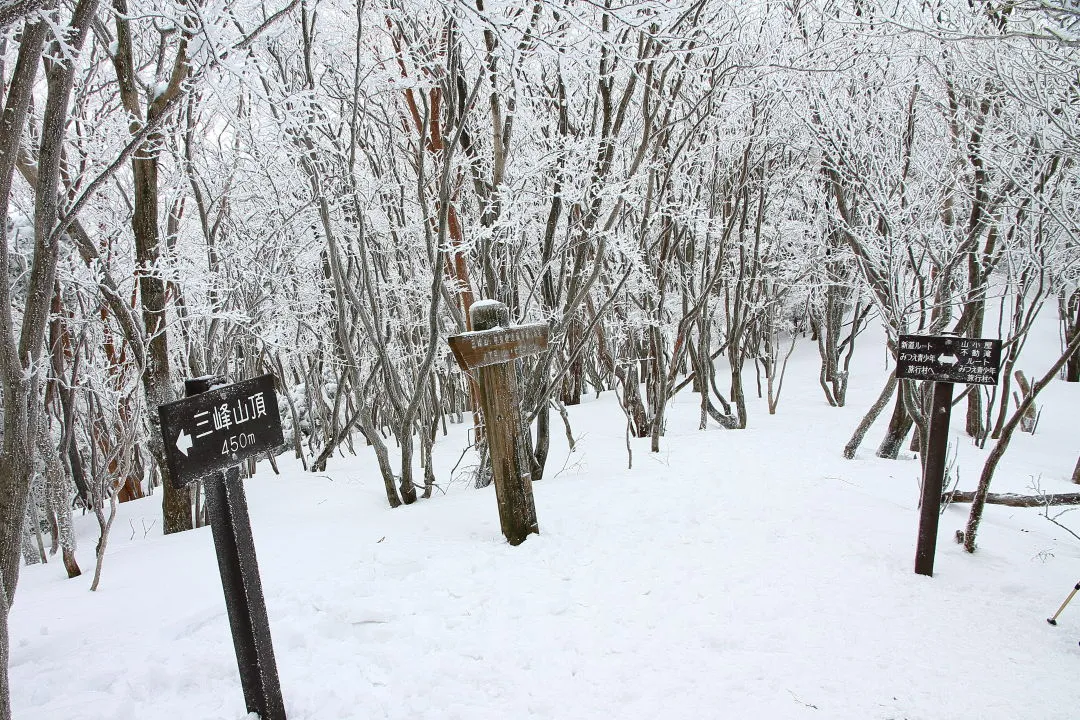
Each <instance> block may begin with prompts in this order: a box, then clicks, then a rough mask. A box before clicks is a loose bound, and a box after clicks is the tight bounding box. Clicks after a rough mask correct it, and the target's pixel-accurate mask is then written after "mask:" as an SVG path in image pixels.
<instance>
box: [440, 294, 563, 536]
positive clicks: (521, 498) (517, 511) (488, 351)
mask: <svg viewBox="0 0 1080 720" xmlns="http://www.w3.org/2000/svg"><path fill="white" fill-rule="evenodd" d="M469 315H470V319H471V320H472V326H473V331H472V332H468V333H465V334H463V335H457V336H454V337H452V338H450V347H451V349H452V350H453V351H454V355H455V356H456V357H457V359H458V363H459V364H460V365H461V367H462V369H463V370H465V371H466V372H468V373H471V374H473V375H474V376H475V377H476V379H477V381H478V384H479V395H480V410H481V413H482V414H483V417H484V427H485V437H486V438H487V443H488V450H489V451H490V453H491V468H492V473H493V475H494V483H495V497H496V499H497V501H498V505H499V521H500V523H501V525H502V532H503V535H505V536H506V539H507V541H508V542H509V543H510V544H511V545H520V544H521V543H522V542H524V541H525V538H526V537H528V536H529V535H530V534H532V533H537V534H539V532H540V527H539V523H538V522H537V519H536V504H535V502H534V501H533V492H532V475H531V473H530V469H529V468H530V463H529V458H528V455H527V451H526V447H527V445H526V442H525V428H524V426H523V423H522V420H521V397H520V393H519V391H518V381H517V371H516V369H515V367H514V361H515V359H516V358H519V357H522V356H524V355H529V354H533V353H537V352H542V351H543V350H544V349H545V348H546V347H547V340H548V336H547V333H548V327H547V324H546V323H539V324H536V325H525V326H520V327H511V326H510V310H509V308H507V307H506V305H504V304H503V303H500V302H495V301H491V300H487V301H480V302H477V303H474V304H473V306H472V307H471V308H470V309H469Z"/></svg>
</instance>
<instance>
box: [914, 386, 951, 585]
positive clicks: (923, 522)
mask: <svg viewBox="0 0 1080 720" xmlns="http://www.w3.org/2000/svg"><path fill="white" fill-rule="evenodd" d="M952 396H953V384H952V383H951V382H935V383H934V399H933V403H932V404H933V407H932V408H931V410H930V422H929V426H930V430H929V433H930V437H929V438H927V441H926V462H925V463H924V465H923V484H922V501H921V503H920V505H919V507H920V512H919V541H918V545H917V546H916V548H915V572H916V573H917V574H919V575H927V576H930V577H933V575H934V554H935V553H936V551H937V536H938V517H939V516H940V515H941V491H942V488H943V485H944V480H945V459H946V458H945V455H946V451H947V450H948V447H949V419H950V416H951V415H952Z"/></svg>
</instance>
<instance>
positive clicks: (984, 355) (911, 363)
mask: <svg viewBox="0 0 1080 720" xmlns="http://www.w3.org/2000/svg"><path fill="white" fill-rule="evenodd" d="M1000 367H1001V341H1000V340H990V339H986V338H961V337H952V336H948V335H945V336H938V335H901V336H900V347H899V348H898V349H897V353H896V377H897V379H899V380H932V381H933V382H934V397H933V400H932V402H931V409H930V422H929V425H930V430H929V435H930V436H929V437H928V438H927V441H926V457H925V458H924V459H923V483H922V500H921V503H920V506H919V507H920V514H919V540H918V544H917V546H916V548H915V572H916V573H918V574H919V575H929V576H933V574H934V555H935V553H936V551H937V534H938V517H939V516H940V515H941V492H942V489H943V487H942V486H943V482H944V479H945V459H946V458H945V455H946V451H947V450H948V445H949V419H950V417H951V416H952V396H953V383H958V382H961V383H968V384H978V385H997V381H998V371H999V369H1000Z"/></svg>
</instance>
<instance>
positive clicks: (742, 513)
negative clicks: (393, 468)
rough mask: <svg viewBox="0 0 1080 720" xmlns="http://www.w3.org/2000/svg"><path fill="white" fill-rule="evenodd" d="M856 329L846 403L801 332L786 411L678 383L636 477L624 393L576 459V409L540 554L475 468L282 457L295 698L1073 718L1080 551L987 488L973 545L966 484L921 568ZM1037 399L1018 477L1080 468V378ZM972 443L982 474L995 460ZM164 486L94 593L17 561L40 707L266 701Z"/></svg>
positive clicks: (273, 527)
mask: <svg viewBox="0 0 1080 720" xmlns="http://www.w3.org/2000/svg"><path fill="white" fill-rule="evenodd" d="M1052 331H1053V327H1052V325H1048V326H1046V327H1045V328H1044V330H1041V331H1040V332H1042V334H1043V336H1042V337H1039V338H1035V339H1033V341H1032V343H1033V347H1035V348H1037V350H1033V351H1031V352H1030V354H1031V358H1030V360H1029V361H1028V363H1029V364H1028V365H1027V367H1029V368H1030V370H1038V369H1039V368H1040V367H1042V368H1044V367H1045V366H1046V362H1045V361H1046V359H1047V358H1048V357H1049V354H1050V353H1051V352H1052V351H1053V349H1054V347H1055V343H1054V339H1053V335H1052ZM861 342H862V349H861V352H860V353H859V355H858V356H857V361H856V366H855V370H854V373H853V379H852V391H851V394H850V395H851V397H850V398H849V406H848V407H846V408H840V409H836V408H829V407H828V406H827V405H826V404H825V402H824V400H823V398H822V397H821V394H820V390H819V389H818V388H817V386H816V373H817V366H816V354H815V353H814V349H813V347H812V346H811V344H810V343H805V344H803V346H801V347H800V348H799V349H798V350H797V351H796V355H795V356H794V357H793V359H792V365H791V367H790V368H789V371H788V373H789V377H788V379H787V381H786V382H787V385H786V387H785V390H784V396H783V398H782V400H781V402H780V407H779V413H778V415H776V416H774V417H769V416H768V415H767V414H766V410H765V407H764V405H763V404H762V403H760V402H757V401H755V402H753V403H752V404H751V407H750V424H751V427H750V428H749V429H748V430H745V431H735V432H730V431H725V430H722V429H720V428H717V427H715V426H712V427H710V428H709V429H708V430H707V431H704V432H700V431H698V430H697V402H696V396H694V395H692V394H691V393H690V392H689V391H688V390H687V391H684V393H683V394H680V395H679V396H678V397H677V398H676V400H675V401H674V405H673V407H672V412H671V419H670V421H669V431H668V435H667V436H666V438H665V439H664V441H663V443H662V447H663V452H661V453H660V454H658V455H651V454H650V453H649V452H648V444H647V441H640V442H639V441H635V442H633V444H632V445H633V451H634V456H633V461H634V467H633V469H632V470H627V456H626V449H625V445H624V442H625V441H624V436H623V430H622V428H623V420H622V415H621V413H620V411H619V410H618V407H617V406H616V405H615V404H614V398H613V396H612V395H611V394H610V393H606V394H605V395H604V396H602V397H601V398H600V399H599V400H596V399H593V398H590V399H589V400H588V401H586V402H585V403H583V404H582V405H581V406H579V407H577V408H573V409H572V411H571V412H572V415H571V421H572V424H573V428H574V432H575V434H576V435H578V436H579V438H580V442H579V446H578V450H577V452H575V453H573V454H570V455H568V454H567V452H566V449H565V441H564V440H563V439H562V431H561V427H559V425H558V421H557V419H556V420H555V422H556V425H555V427H553V433H552V437H553V445H554V448H553V451H552V455H551V460H550V462H549V469H548V479H545V480H543V481H542V482H540V483H538V484H537V485H536V487H535V490H536V503H537V510H538V514H539V519H540V528H541V533H542V534H541V535H540V536H539V537H535V536H534V537H531V538H530V539H529V540H528V541H527V542H525V543H524V544H523V545H521V546H520V547H517V548H512V547H509V546H508V545H506V544H505V542H503V540H502V537H501V535H500V533H499V526H498V518H497V514H496V508H495V498H494V491H493V490H492V489H491V488H489V489H486V490H480V491H477V490H473V489H471V488H470V487H469V486H468V484H467V483H466V481H465V479H464V478H463V477H459V478H458V479H457V481H455V482H453V483H451V484H450V485H449V487H444V489H445V490H446V493H445V494H439V495H438V496H437V497H436V498H435V499H433V500H431V501H427V502H421V503H419V504H418V505H417V506H414V507H411V508H402V509H399V510H394V511H391V510H389V509H388V508H386V506H385V500H384V499H383V493H382V490H381V484H380V481H379V479H378V477H377V471H376V467H375V463H374V458H373V457H372V456H371V455H370V454H369V453H368V452H367V451H366V450H365V451H364V452H362V453H361V455H360V456H359V457H356V458H353V457H348V458H337V459H335V460H333V461H332V462H331V466H330V469H329V471H328V472H326V473H324V474H321V475H312V474H307V473H304V472H302V471H300V469H299V467H298V466H297V465H294V464H293V463H292V462H291V461H289V460H285V461H284V462H282V475H280V476H274V475H273V474H272V473H271V471H270V469H269V468H268V467H266V466H265V465H264V466H260V470H259V473H258V475H257V477H256V478H255V479H253V480H250V481H248V483H247V490H248V496H249V501H250V503H251V514H252V522H253V527H254V533H255V542H256V547H257V550H258V554H259V562H260V566H261V569H262V580H263V585H264V588H265V590H266V594H267V602H268V608H269V614H270V620H271V629H272V633H273V637H274V644H275V650H276V653H277V659H278V666H279V670H280V675H281V681H282V687H283V691H284V695H285V703H286V709H287V712H288V715H289V718H291V720H316V719H317V720H333V719H336V718H401V719H406V718H408V719H413V718H463V719H465V718H468V719H469V720H480V719H484V718H491V719H493V720H494V719H502V718H509V717H517V718H538V719H539V718H559V719H564V718H565V719H572V718H611V717H619V718H624V719H633V718H656V717H663V718H749V717H757V718H803V717H806V718H812V717H817V718H852V719H856V718H858V719H860V720H865V719H868V718H880V719H882V720H884V719H886V718H893V719H897V720H899V719H900V718H907V719H908V720H914V719H916V718H950V719H952V718H1003V719H1004V718H1040V719H1046V720H1050V719H1052V718H1062V719H1064V718H1075V717H1077V716H1078V713H1080V711H1078V710H1077V708H1076V705H1075V702H1076V699H1077V697H1078V691H1077V677H1078V674H1077V671H1078V668H1080V647H1078V646H1077V640H1080V600H1078V601H1077V602H1076V604H1075V605H1073V606H1070V608H1069V609H1067V610H1066V611H1065V613H1063V614H1062V616H1061V619H1060V625H1059V626H1058V627H1057V628H1053V627H1050V626H1048V625H1047V623H1046V622H1045V618H1046V617H1047V616H1049V615H1050V614H1052V613H1053V612H1054V610H1056V609H1057V607H1058V605H1059V604H1060V602H1061V601H1062V600H1063V599H1064V598H1065V595H1066V594H1067V593H1068V591H1069V590H1070V589H1071V588H1072V586H1073V584H1074V583H1075V582H1076V581H1077V580H1078V579H1080V543H1078V542H1077V541H1076V540H1075V539H1074V538H1072V537H1070V536H1069V535H1068V534H1067V533H1065V532H1063V531H1062V530H1060V529H1059V528H1057V527H1055V526H1053V525H1052V524H1051V523H1049V522H1048V521H1047V520H1046V519H1045V518H1042V517H1041V516H1040V515H1039V513H1038V512H1037V511H1031V510H1015V509H1010V508H1000V507H990V508H988V510H987V515H986V519H985V521H984V524H983V528H982V530H981V532H980V535H979V544H980V551H979V552H978V553H977V554H975V555H974V556H971V555H967V554H965V553H964V552H963V551H962V549H961V548H960V546H958V545H956V544H955V543H954V542H953V540H952V534H953V532H954V531H955V530H956V529H959V528H961V527H963V524H964V522H965V520H966V517H967V506H960V505H954V506H952V507H950V508H949V509H948V510H947V511H946V513H945V516H944V518H943V521H942V526H941V538H940V542H939V546H938V547H939V549H938V557H937V566H936V575H935V577H934V578H932V579H930V578H925V577H920V576H916V575H915V574H914V573H913V572H912V563H913V560H914V545H915V533H916V523H917V510H916V502H917V499H918V476H919V468H918V462H917V460H915V459H913V458H912V456H911V455H910V454H905V455H903V456H902V458H901V459H900V460H898V461H884V460H879V459H877V458H875V457H874V456H873V450H874V448H875V447H876V445H877V442H878V441H879V440H880V437H881V425H882V424H881V423H879V425H878V426H876V427H875V428H874V429H873V430H872V431H871V433H870V434H869V435H868V437H867V440H866V443H865V445H864V447H863V448H862V449H861V451H860V455H859V457H858V458H857V459H856V460H854V461H846V460H844V459H842V458H841V456H840V450H841V448H842V447H843V445H844V443H845V442H846V441H847V439H848V436H849V435H850V432H851V430H852V429H853V428H854V426H855V424H856V423H857V422H858V419H859V418H860V416H861V413H863V412H864V411H865V409H866V407H868V405H869V403H870V402H871V401H872V399H873V397H874V395H875V394H876V393H877V392H878V390H879V389H880V386H881V383H882V382H883V381H884V378H885V373H886V372H887V370H886V368H885V366H884V364H883V353H882V351H881V343H880V342H879V339H878V338H869V339H863V340H861ZM1040 353H1041V354H1040ZM751 371H752V369H751ZM747 378H748V380H749V383H748V391H751V392H752V390H753V380H752V377H751V376H750V374H749V373H748V375H747ZM1043 400H1044V402H1043V405H1044V412H1043V417H1042V419H1041V421H1040V427H1039V432H1038V434H1036V435H1035V436H1034V437H1032V436H1028V435H1021V436H1019V437H1018V438H1017V440H1016V441H1015V442H1014V444H1013V447H1012V449H1010V451H1009V454H1008V455H1007V456H1006V459H1005V461H1004V462H1003V463H1002V465H1001V467H1000V468H999V471H998V480H997V481H996V483H995V487H994V489H995V490H1021V491H1022V490H1024V489H1025V487H1026V486H1027V485H1030V484H1032V482H1033V478H1038V482H1039V484H1040V486H1041V487H1042V489H1043V490H1046V491H1051V492H1052V491H1069V490H1073V489H1075V486H1072V485H1069V484H1068V483H1067V482H1066V480H1067V478H1068V476H1069V474H1070V473H1071V470H1072V467H1073V464H1074V463H1075V461H1076V453H1077V450H1078V449H1080V448H1078V447H1077V441H1076V437H1077V435H1076V431H1075V408H1076V407H1080V387H1076V386H1066V385H1064V384H1063V383H1057V384H1056V385H1055V386H1053V387H1052V388H1050V389H1049V390H1048V391H1047V393H1046V394H1045V397H1044V398H1043ZM960 409H961V408H959V407H958V410H960ZM1070 416H1071V418H1072V419H1070ZM953 427H954V430H960V429H962V413H960V412H957V413H956V416H955V417H954V423H953ZM957 441H958V447H959V454H958V457H959V466H960V472H961V487H962V488H964V489H971V488H972V487H973V486H974V483H975V480H976V478H977V476H978V472H979V470H980V468H981V459H982V458H983V457H984V456H985V451H979V450H977V449H975V448H972V447H971V446H970V443H968V442H967V441H966V440H964V439H963V438H962V437H960V436H959V435H957ZM560 442H561V443H562V444H561V445H560V444H559V443H560ZM463 443H464V427H463V426H457V427H452V429H451V435H450V436H449V437H447V438H442V437H440V439H439V444H438V446H437V448H436V454H437V460H438V462H439V463H440V469H439V475H438V476H439V478H440V481H442V482H446V481H447V480H448V479H449V476H450V475H449V468H450V467H451V466H452V465H453V464H454V463H455V462H456V461H457V459H458V455H459V454H460V452H461V448H462V447H463ZM564 460H565V463H564ZM466 462H468V460H467V461H466ZM560 468H561V470H560ZM158 503H159V499H158V498H149V499H146V500H143V501H139V502H135V503H129V504H126V505H124V506H122V507H121V515H120V517H119V518H118V520H117V522H116V525H115V529H114V533H113V537H112V540H111V542H110V546H109V547H110V552H109V555H108V557H107V560H106V566H105V570H104V577H103V580H102V588H101V590H100V591H99V592H97V593H90V592H88V591H87V588H88V586H89V583H90V578H89V577H88V576H84V577H82V578H78V579H76V580H66V579H63V577H62V576H63V569H62V566H61V565H60V563H58V562H53V563H50V564H49V565H48V566H43V567H42V566H39V567H30V568H25V569H24V570H23V580H22V582H21V584H20V587H19V593H18V597H17V602H16V604H15V607H14V610H13V616H12V641H13V642H12V644H13V647H12V668H11V676H12V685H13V690H14V698H13V703H14V711H15V714H16V717H17V718H18V719H19V720H45V719H50V720H51V719H54V718H65V719H71V720H76V719H86V720H89V719H91V718H92V719H95V720H105V719H109V720H125V719H130V720H156V719H159V718H160V719H162V720H165V719H169V720H174V719H176V720H179V719H184V718H190V719H192V720H195V719H198V720H209V719H219V718H220V719H224V720H238V719H240V718H243V717H244V705H243V696H242V694H241V691H240V684H239V677H238V675H237V672H236V665H235V659H234V656H233V650H232V645H231V640H230V635H229V630H228V624H227V620H226V616H225V608H224V603H223V599H222V594H221V588H220V582H219V579H218V575H217V567H216V564H215V559H214V553H213V545H212V541H211V537H210V532H209V529H202V530H198V531H195V532H190V533H185V534H183V535H182V536H170V537H162V536H161V535H160V522H159V521H157V518H158V516H159V508H158ZM1077 516H1080V512H1078V513H1077ZM155 521H156V524H155ZM1063 521H1065V522H1070V523H1071V526H1072V527H1073V528H1074V529H1075V530H1078V531H1080V520H1070V518H1069V516H1068V515H1066V516H1065V517H1064V518H1063ZM81 522H82V526H81V527H82V530H83V532H84V535H83V537H82V541H81V543H82V544H81V547H80V556H79V559H80V562H81V563H82V565H83V568H84V570H86V569H92V567H93V565H92V554H93V544H94V534H95V533H96V528H95V527H94V523H93V522H92V520H91V518H82V519H81ZM147 528H149V530H147ZM89 574H90V573H87V575H89Z"/></svg>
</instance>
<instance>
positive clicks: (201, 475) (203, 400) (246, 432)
mask: <svg viewBox="0 0 1080 720" xmlns="http://www.w3.org/2000/svg"><path fill="white" fill-rule="evenodd" d="M184 387H185V391H186V394H187V396H188V397H186V398H185V399H183V400H178V401H177V402H173V403H167V404H165V405H161V406H159V407H158V414H159V415H160V417H161V435H162V439H163V440H164V441H165V451H166V460H167V462H168V465H169V474H170V476H171V477H172V481H173V484H174V485H176V486H177V487H183V486H184V485H186V484H188V483H190V482H193V481H195V480H198V479H201V480H202V481H203V488H204V489H205V491H206V509H207V514H208V515H209V517H210V528H211V530H212V532H213V535H214V549H215V551H216V553H217V560H218V570H219V571H220V573H221V586H222V589H223V590H224V592H225V608H226V610H227V612H228V615H229V627H230V628H231V629H232V636H233V646H234V647H235V649H236V664H237V666H238V667H239V670H240V685H241V687H242V688H243V690H244V703H245V705H246V706H247V711H248V712H249V713H255V714H256V715H258V716H259V717H260V718H261V719H262V720H285V705H284V701H283V700H282V697H281V684H280V682H279V680H278V672H277V661H276V660H275V658H274V646H273V644H272V642H271V639H270V621H269V619H268V617H267V614H266V602H265V600H264V598H263V591H262V581H261V580H260V578H259V565H258V562H257V560H256V558H255V542H254V539H253V538H252V536H251V519H250V518H249V516H248V508H247V497H246V496H245V494H244V484H243V483H242V482H241V481H240V469H239V465H240V463H241V462H243V461H244V460H246V459H248V458H251V457H256V456H259V455H262V454H264V453H266V452H267V451H268V450H271V449H273V448H276V447H278V446H280V445H281V444H282V443H283V442H284V440H283V437H282V432H281V416H280V415H279V414H278V406H277V395H276V394H275V392H274V377H273V376H272V375H263V376H261V377H257V378H252V379H251V380H245V381H243V382H239V383H235V384H233V385H224V378H220V377H203V378H196V379H194V380H187V381H186V382H185V383H184Z"/></svg>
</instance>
